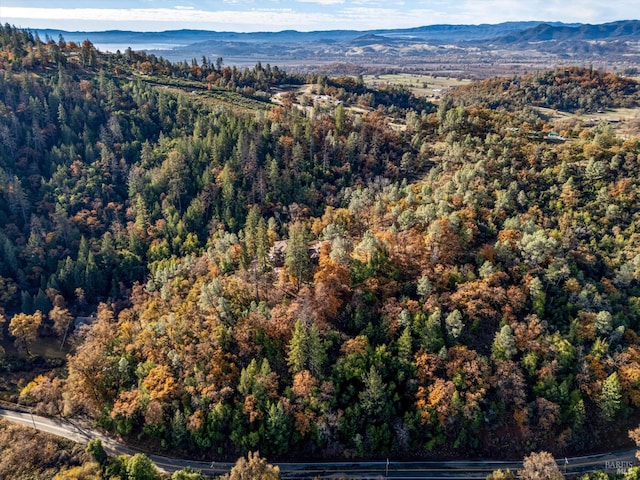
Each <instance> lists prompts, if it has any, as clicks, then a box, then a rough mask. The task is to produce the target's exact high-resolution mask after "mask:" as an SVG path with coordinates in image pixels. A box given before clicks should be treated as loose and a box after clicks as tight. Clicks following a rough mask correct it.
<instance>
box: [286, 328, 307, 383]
mask: <svg viewBox="0 0 640 480" xmlns="http://www.w3.org/2000/svg"><path fill="white" fill-rule="evenodd" d="M307 348H308V347H307V330H306V328H305V326H304V324H303V323H302V320H300V319H298V320H296V323H295V325H294V327H293V335H292V337H291V341H290V342H289V353H288V355H287V364H288V365H289V372H291V375H295V374H296V373H298V372H299V371H301V370H304V368H305V366H306V364H307Z"/></svg>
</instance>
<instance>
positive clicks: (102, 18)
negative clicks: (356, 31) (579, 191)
mask: <svg viewBox="0 0 640 480" xmlns="http://www.w3.org/2000/svg"><path fill="white" fill-rule="evenodd" d="M2 15H3V17H4V18H3V21H4V20H5V19H8V20H12V19H17V20H20V21H28V22H30V25H27V26H29V27H31V28H46V25H49V26H52V25H56V26H57V27H58V28H69V27H67V26H66V25H77V24H79V23H80V24H81V25H82V28H83V29H85V30H86V29H87V28H88V27H89V26H90V25H99V27H97V29H98V30H104V29H107V28H113V26H114V25H127V26H131V27H132V28H134V29H135V30H139V31H149V29H150V28H153V29H158V28H165V29H167V28H176V27H177V26H180V28H185V27H187V26H190V27H197V28H203V29H220V28H226V29H238V31H255V30H260V29H261V30H267V31H272V30H274V29H275V30H277V29H288V28H296V29H299V30H314V29H315V28H316V26H317V25H319V24H323V25H331V24H332V22H333V21H335V16H334V15H332V14H329V13H326V14H325V13H318V12H314V13H305V12H296V11H294V10H291V9H289V8H279V9H252V10H244V11H241V10H221V11H206V10H197V9H184V8H178V9H176V8H129V9H118V8H25V7H3V8H2ZM97 19H98V20H97ZM36 23H37V25H34V24H36ZM144 24H147V25H144ZM71 28H76V27H71ZM93 28H96V27H93Z"/></svg>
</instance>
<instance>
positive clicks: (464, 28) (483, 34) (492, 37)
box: [37, 20, 640, 72]
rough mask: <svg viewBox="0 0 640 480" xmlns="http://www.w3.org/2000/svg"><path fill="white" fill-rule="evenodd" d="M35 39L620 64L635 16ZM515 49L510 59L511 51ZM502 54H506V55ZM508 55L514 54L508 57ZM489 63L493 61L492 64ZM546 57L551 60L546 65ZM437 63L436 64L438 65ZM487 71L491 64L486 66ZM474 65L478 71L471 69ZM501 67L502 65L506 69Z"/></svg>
mask: <svg viewBox="0 0 640 480" xmlns="http://www.w3.org/2000/svg"><path fill="white" fill-rule="evenodd" d="M37 33H38V34H39V35H40V37H41V38H47V37H49V38H53V39H54V40H56V39H57V38H58V36H59V35H62V36H63V37H64V38H65V39H66V40H73V41H76V42H81V41H83V40H85V39H89V40H91V41H92V42H93V43H94V44H95V45H96V47H97V48H98V49H100V50H103V51H116V50H121V51H124V50H126V49H127V48H128V47H130V48H131V49H133V50H146V51H149V52H153V53H155V54H156V55H157V56H162V57H164V58H166V59H168V60H171V61H191V59H193V58H196V59H201V58H202V57H208V58H217V57H223V58H224V59H225V61H226V62H227V63H229V64H234V65H252V64H254V63H255V62H256V61H263V62H269V63H272V64H280V65H284V64H286V65H289V66H290V67H291V66H293V67H297V66H300V67H306V66H310V65H311V66H312V65H326V64H332V63H345V62H348V63H350V64H353V65H363V66H382V65H385V66H412V67H414V66H417V65H420V64H424V63H425V61H426V62H427V63H429V62H430V63H429V65H434V63H433V62H436V63H435V65H436V66H437V65H438V64H439V63H442V64H443V65H445V64H446V65H448V66H451V65H452V62H454V63H456V62H457V65H459V66H460V67H459V70H458V71H468V65H469V62H475V64H476V65H480V66H481V68H480V70H484V67H482V65H483V64H485V63H486V64H487V65H489V66H490V67H491V65H493V64H494V63H495V61H494V60H495V58H494V60H491V61H489V60H488V58H489V56H495V55H501V56H504V55H506V56H507V57H508V58H510V60H509V62H507V63H506V64H505V68H508V65H510V64H511V65H512V63H511V62H512V59H513V58H517V59H521V60H518V62H519V64H523V65H524V63H528V64H530V65H533V64H539V63H542V64H544V65H547V66H551V65H557V64H562V63H564V64H567V63H575V62H576V61H577V62H578V63H581V64H582V65H584V64H585V63H591V62H595V63H598V64H599V65H601V66H602V62H608V63H609V64H614V63H616V62H618V64H619V65H620V66H621V67H622V68H623V69H628V68H633V67H637V64H638V63H640V49H638V48H637V45H638V42H640V20H623V21H618V22H612V23H605V24H601V25H585V24H565V23H561V22H538V21H529V22H506V23H499V24H482V25H428V26H422V27H416V28H407V29H380V30H368V31H357V30H327V31H314V32H298V31H295V30H284V31H280V32H254V33H238V32H213V31H206V30H175V31H165V32H131V31H118V30H112V31H105V32H65V31H57V30H39V31H37ZM513 55H515V57H513ZM507 57H505V58H507ZM512 57H513V58H512ZM492 62H493V63H492ZM549 62H551V63H549ZM437 68H441V67H437ZM491 69H493V67H491ZM475 70H476V71H477V70H478V69H475ZM505 72H508V70H505Z"/></svg>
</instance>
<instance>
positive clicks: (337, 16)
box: [0, 0, 637, 31]
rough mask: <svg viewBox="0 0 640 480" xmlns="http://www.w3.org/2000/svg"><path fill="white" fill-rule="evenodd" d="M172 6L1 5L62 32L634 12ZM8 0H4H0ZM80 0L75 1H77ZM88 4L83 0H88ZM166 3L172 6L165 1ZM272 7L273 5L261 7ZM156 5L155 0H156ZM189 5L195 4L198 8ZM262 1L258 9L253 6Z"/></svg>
mask: <svg viewBox="0 0 640 480" xmlns="http://www.w3.org/2000/svg"><path fill="white" fill-rule="evenodd" d="M174 1H175V2H176V4H177V6H175V7H173V8H158V7H156V8H143V7H142V5H145V6H146V5H150V4H149V3H144V4H143V3H140V7H138V8H115V7H112V8H87V7H85V8H54V7H51V8H34V7H31V8H29V7H23V6H6V7H5V6H3V7H0V15H1V16H2V18H1V19H0V22H1V23H4V22H9V23H14V24H16V25H18V26H25V27H29V28H47V27H53V28H61V29H67V30H78V29H83V30H85V31H86V30H88V29H94V30H106V29H110V28H128V29H131V30H140V31H150V30H156V31H157V30H170V29H177V28H197V29H207V30H221V29H224V30H235V31H257V30H261V31H276V30H286V29H296V30H301V31H308V30H328V29H357V30H368V29H378V28H406V27H418V26H422V25H432V24H436V23H451V24H479V23H499V22H505V21H517V20H542V21H564V22H585V23H603V22H608V21H613V20H620V19H632V18H634V17H635V18H637V14H636V13H635V12H636V10H637V7H636V1H637V0H617V1H616V2H611V1H610V0H591V1H589V2H584V1H583V0H564V1H563V2H562V3H560V2H554V1H550V0H528V1H527V2H522V1H516V0H452V1H445V0H412V1H409V0H406V1H405V0H348V1H347V0H269V1H266V0H263V1H261V2H257V1H254V0H222V1H217V2H206V3H214V4H216V5H218V7H219V8H221V10H220V11H214V10H212V9H207V8H206V7H198V5H203V4H204V3H205V2H197V1H193V2H192V1H189V0H174ZM0 2H3V3H4V2H5V0H0ZM76 3H80V2H76ZM88 4H89V2H83V5H88ZM167 4H169V3H168V2H167ZM269 4H270V5H273V6H277V7H282V8H277V9H268V8H265V7H266V6H267V5H269ZM155 5H158V3H155ZM190 5H196V6H195V7H193V6H190ZM257 6H260V7H257Z"/></svg>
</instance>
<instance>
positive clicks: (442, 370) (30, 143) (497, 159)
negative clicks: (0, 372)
mask: <svg viewBox="0 0 640 480" xmlns="http://www.w3.org/2000/svg"><path fill="white" fill-rule="evenodd" d="M305 84H312V85H313V88H315V91H317V93H318V94H322V95H324V96H328V97H330V98H331V99H332V102H331V103H330V104H329V106H327V105H324V106H320V105H319V104H317V103H316V104H312V105H303V104H302V103H300V102H298V101H297V100H296V98H295V95H290V96H288V97H285V100H286V101H283V102H281V104H274V103H271V102H270V101H269V99H270V97H271V95H272V94H273V93H274V92H275V91H276V90H278V89H279V88H282V86H283V85H290V86H291V85H305ZM638 95H639V89H638V84H637V83H636V82H635V81H633V80H630V79H624V78H620V77H618V76H615V75H613V74H610V73H606V72H599V71H594V70H590V69H582V68H567V69H560V70H557V71H554V72H542V73H536V74H530V75H527V76H524V77H518V78H510V79H494V80H488V81H485V82H481V83H477V84H473V85H472V86H470V87H465V88H461V89H459V90H455V91H451V92H449V94H448V96H447V97H446V98H444V99H442V100H441V101H440V102H439V104H438V105H433V104H430V103H427V102H426V101H424V100H422V99H418V98H415V97H413V96H412V95H411V94H410V93H409V92H408V91H406V90H403V89H399V88H390V87H389V88H387V89H385V90H383V91H374V90H371V89H369V88H367V87H366V86H365V85H364V84H363V82H362V80H361V79H359V78H358V77H354V78H346V77H345V78H334V79H331V78H327V77H318V76H315V77H300V76H292V75H288V74H286V73H285V72H283V71H281V70H279V69H278V68H276V67H273V68H272V67H271V66H264V67H263V66H262V65H260V64H258V65H256V67H255V68H253V69H246V70H244V71H240V70H238V69H237V68H234V67H228V66H224V65H223V62H222V59H217V60H216V61H215V62H211V61H210V60H208V59H202V60H201V61H196V60H194V61H193V62H192V64H191V65H189V64H186V63H185V64H170V63H168V62H166V61H164V60H162V59H157V58H155V57H154V56H152V55H147V54H144V53H138V52H131V51H127V52H124V53H118V54H110V55H105V54H102V53H100V52H98V51H96V50H95V48H94V47H93V45H92V44H91V43H90V42H89V41H86V42H84V43H82V44H81V45H76V44H73V43H71V42H65V41H64V39H62V38H60V39H58V40H55V41H54V40H51V39H45V41H42V40H40V39H39V38H37V37H34V36H33V35H32V34H30V33H28V32H24V31H21V30H18V29H15V28H12V27H9V26H5V27H3V28H2V29H0V139H1V141H0V227H1V228H0V308H2V311H4V315H0V318H2V319H3V320H4V322H5V327H4V328H3V329H2V330H4V337H5V342H3V345H5V347H6V348H7V351H6V352H4V350H2V352H4V353H3V355H4V356H5V358H4V360H3V361H2V365H1V366H0V368H3V369H5V370H6V371H10V370H11V364H12V362H16V361H17V359H19V358H25V357H33V356H34V355H33V349H34V345H36V344H37V343H38V342H41V341H43V340H44V339H52V338H58V339H59V341H62V342H64V339H66V338H67V337H70V344H71V345H72V350H71V351H70V353H69V356H68V361H67V362H65V364H64V365H63V366H62V368H58V369H57V370H56V371H55V372H51V373H45V374H43V375H39V376H38V377H36V378H35V379H32V380H33V381H29V382H25V383H26V384H25V385H24V388H23V389H22V391H21V393H20V399H21V401H23V402H26V403H31V404H34V405H37V406H38V407H37V408H38V409H39V411H41V412H45V413H49V414H53V415H59V414H64V415H79V414H85V415H89V416H91V418H93V419H94V420H95V422H96V423H97V425H99V426H100V427H102V428H104V429H106V430H109V431H111V432H116V433H118V434H121V435H124V436H129V437H130V438H135V439H137V440H138V441H143V442H145V443H147V444H150V445H154V446H156V448H159V449H172V450H173V451H176V450H178V451H181V452H183V453H185V454H189V455H190V456H199V455H202V456H206V458H211V457H212V456H213V457H215V458H231V459H235V458H236V457H237V456H238V455H240V454H244V453H246V452H248V451H255V450H256V449H259V450H260V452H261V453H263V454H265V455H268V456H269V458H287V457H296V458H300V457H306V458H311V457H313V458H329V457H331V458H362V457H379V456H386V455H388V454H394V455H395V456H396V457H403V458H413V457H426V456H429V455H436V454H437V455H459V454H460V453H462V452H463V453H464V454H465V455H485V456H490V457H496V456H500V455H524V454H526V453H529V452H531V451H534V450H539V449H543V448H544V449H548V450H551V451H553V452H555V453H558V454H563V455H568V454H570V453H574V452H583V451H586V450H590V449H597V448H601V447H602V446H603V445H611V444H614V445H617V444H622V443H624V442H625V441H627V434H626V431H627V430H628V429H629V428H632V427H635V426H637V424H638V420H639V417H638V407H639V406H640V337H639V336H638V333H637V332H639V329H640V234H639V233H638V232H636V228H637V225H638V221H639V220H640V218H639V213H640V203H639V200H638V194H639V192H640V180H639V179H640V139H639V137H637V136H626V137H622V136H620V135H618V134H617V133H616V131H615V130H614V129H613V127H612V126H611V125H610V124H607V123H599V124H597V125H587V124H586V123H585V122H582V121H581V120H579V119H573V120H568V121H564V122H563V123H561V124H559V123H553V122H551V121H549V120H548V119H546V118H545V117H544V116H543V115H542V113H540V112H539V111H538V110H536V109H535V108H534V107H535V106H540V107H547V108H552V109H561V110H567V111H575V110H581V111H584V112H591V111H596V110H599V109H607V108H611V107H619V106H624V107H635V106H637V102H638V99H639V96H638ZM303 103H304V102H303ZM552 132H559V134H560V136H559V137H556V138H559V139H561V141H549V140H548V139H547V141H545V138H546V137H545V135H548V134H550V133H552ZM94 312H95V321H93V323H92V325H91V326H90V327H82V328H80V327H74V322H73V319H74V318H75V317H76V316H83V317H86V316H89V315H90V314H91V313H94ZM2 330H0V331H2ZM8 340H13V342H12V344H13V346H12V348H13V347H15V349H17V350H16V351H15V352H13V350H12V352H9V350H8V348H9V347H8ZM0 358H1V356H0Z"/></svg>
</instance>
